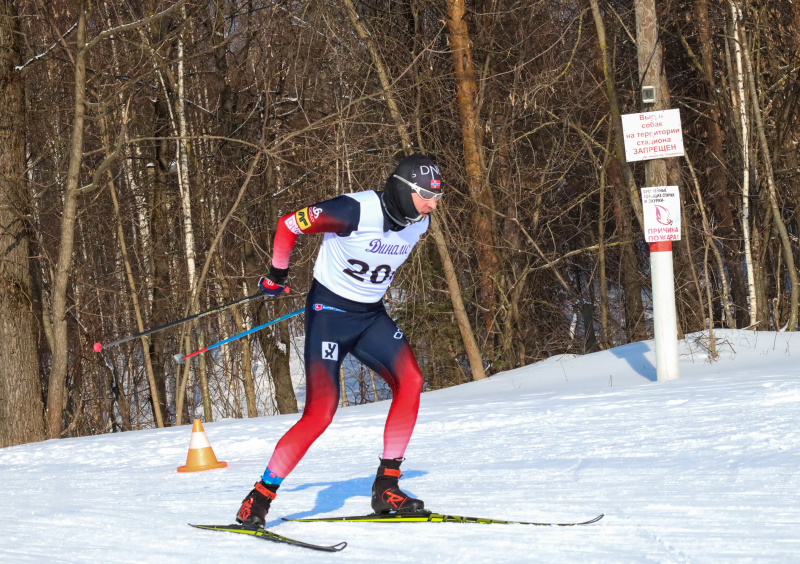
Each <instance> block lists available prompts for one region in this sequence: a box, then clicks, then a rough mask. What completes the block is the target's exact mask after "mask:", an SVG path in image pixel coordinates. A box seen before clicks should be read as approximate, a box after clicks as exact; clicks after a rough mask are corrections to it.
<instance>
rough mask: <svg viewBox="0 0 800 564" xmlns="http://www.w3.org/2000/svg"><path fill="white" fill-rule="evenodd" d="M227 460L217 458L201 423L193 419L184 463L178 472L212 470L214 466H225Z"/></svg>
mask: <svg viewBox="0 0 800 564" xmlns="http://www.w3.org/2000/svg"><path fill="white" fill-rule="evenodd" d="M227 465H228V463H227V462H222V461H220V460H217V457H216V456H214V450H213V449H212V448H211V443H209V442H208V437H206V432H205V431H204V430H203V424H202V423H201V422H200V420H199V419H195V420H194V424H193V425H192V438H191V440H190V441H189V454H188V456H187V457H186V465H185V466H179V467H178V472H200V471H201V470H213V469H214V468H225V467H226V466H227Z"/></svg>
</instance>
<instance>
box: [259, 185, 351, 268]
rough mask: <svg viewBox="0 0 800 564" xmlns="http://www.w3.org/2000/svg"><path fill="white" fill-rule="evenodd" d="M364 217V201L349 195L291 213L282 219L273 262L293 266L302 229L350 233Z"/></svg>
mask: <svg viewBox="0 0 800 564" xmlns="http://www.w3.org/2000/svg"><path fill="white" fill-rule="evenodd" d="M360 220H361V205H360V204H359V203H358V202H357V201H356V200H354V199H353V198H349V197H347V196H338V197H336V198H333V199H331V200H325V201H324V202H318V203H316V204H313V205H311V206H308V207H307V208H303V209H301V210H297V211H295V212H292V213H287V214H286V215H284V216H283V217H281V218H280V219H279V220H278V228H277V229H276V231H275V241H274V243H273V247H272V266H274V267H275V268H278V269H286V268H289V257H290V255H291V254H292V249H293V248H294V245H295V242H296V241H297V236H298V235H300V234H301V233H336V234H337V235H340V236H342V237H346V236H348V235H350V233H352V232H353V231H355V230H356V229H357V228H358V223H359V221H360Z"/></svg>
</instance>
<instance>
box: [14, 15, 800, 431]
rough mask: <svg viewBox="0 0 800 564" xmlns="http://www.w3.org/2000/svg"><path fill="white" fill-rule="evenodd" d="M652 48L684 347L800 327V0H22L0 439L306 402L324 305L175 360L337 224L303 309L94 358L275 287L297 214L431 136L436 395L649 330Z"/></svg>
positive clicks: (408, 279) (429, 245)
mask: <svg viewBox="0 0 800 564" xmlns="http://www.w3.org/2000/svg"><path fill="white" fill-rule="evenodd" d="M647 22H649V25H651V26H652V29H654V30H655V42H654V46H653V48H652V49H651V50H650V49H648V51H649V55H647V57H646V58H645V60H644V61H641V60H640V59H641V56H640V55H641V44H639V43H640V42H641V41H642V38H641V37H640V36H639V35H638V33H637V32H641V28H642V25H644V24H646V23H647ZM643 65H644V67H645V68H647V69H648V70H649V69H651V68H655V69H656V70H657V71H658V76H659V77H660V78H659V81H658V82H659V83H658V84H656V85H655V86H656V90H657V94H658V100H659V103H660V104H661V105H660V107H661V108H670V109H678V110H680V116H681V125H682V129H683V138H684V146H685V156H683V157H679V158H672V159H666V160H663V161H661V162H663V163H664V165H665V175H666V176H665V178H664V179H663V180H662V181H661V183H659V184H656V185H661V184H664V185H669V186H678V187H679V189H680V195H681V201H682V217H681V220H682V221H681V225H682V233H681V239H680V241H676V242H675V243H674V244H673V258H674V272H675V292H676V308H677V317H678V333H679V337H680V338H683V336H684V335H685V334H688V333H697V332H702V331H705V332H707V333H706V334H707V335H708V336H709V338H711V339H712V340H713V336H711V333H710V332H712V331H713V329H714V328H751V329H754V330H759V331H794V330H797V325H798V302H800V297H799V296H798V290H799V289H800V287H799V286H798V284H800V280H798V270H797V266H796V262H797V261H798V260H800V241H799V240H798V216H797V213H796V210H797V208H798V207H800V163H799V162H798V160H799V159H800V155H798V147H797V145H798V140H800V121H799V120H798V117H799V115H800V104H799V103H798V96H800V88H798V87H797V78H798V70H799V69H800V3H799V2H796V1H791V0H771V1H764V0H686V1H673V0H665V1H661V2H657V3H656V2H654V1H653V0H578V1H567V0H340V1H331V0H125V1H122V0H48V1H47V2H45V1H44V0H0V90H1V91H2V96H0V138H1V140H0V447H4V446H9V445H15V444H20V443H27V442H32V441H39V440H44V439H45V438H58V437H74V436H84V435H93V434H100V433H107V432H119V431H126V430H133V429H143V428H153V427H163V426H169V425H181V424H186V423H187V422H190V421H191V419H192V418H194V417H201V418H202V419H203V420H205V421H212V420H215V419H220V418H226V417H236V418H241V417H256V416H264V415H272V414H284V413H295V412H297V410H298V402H297V398H296V397H295V393H294V390H293V388H292V381H291V373H292V367H291V365H290V361H292V359H294V358H296V357H297V356H298V353H297V347H298V343H299V345H300V346H302V335H303V317H302V315H300V316H296V317H293V318H292V319H290V320H288V321H284V322H281V323H277V324H275V325H273V326H270V327H269V328H267V329H264V330H261V331H258V332H255V333H254V334H252V335H250V336H248V337H246V338H242V339H237V340H234V341H233V342H231V343H230V344H227V345H225V346H221V347H219V348H218V349H216V350H215V351H213V353H212V352H209V353H206V354H199V355H197V356H196V357H193V358H192V359H190V360H189V361H187V362H186V363H184V364H179V363H177V362H176V360H175V355H176V354H177V355H178V357H180V356H181V355H186V354H189V353H190V352H192V351H196V350H199V349H202V348H204V347H208V346H211V345H212V344H215V343H218V342H220V341H223V340H225V339H228V338H230V337H232V336H234V335H236V334H238V333H240V332H243V331H246V330H248V329H250V328H253V327H255V326H258V325H261V324H264V323H266V322H268V321H270V320H272V319H276V318H278V317H280V316H282V315H285V314H287V313H290V312H293V311H295V310H297V309H298V308H302V307H303V305H304V303H305V293H306V292H307V291H308V289H309V287H310V284H311V281H312V267H313V263H314V258H315V256H316V251H317V249H318V247H319V243H320V240H321V237H320V236H319V235H308V236H304V237H301V238H300V239H298V245H297V246H296V247H295V249H294V252H293V255H292V262H291V268H290V279H289V285H290V287H291V292H290V293H289V294H286V295H285V296H283V297H281V298H277V299H274V300H267V299H253V300H249V301H243V303H241V304H239V305H234V306H231V307H225V308H222V309H221V311H219V312H218V313H215V314H213V315H208V316H203V317H202V318H199V319H196V320H195V321H193V322H189V323H184V324H181V325H179V326H176V327H174V328H171V329H167V330H163V331H158V332H154V333H152V334H151V335H148V336H145V337H141V338H135V339H130V340H128V341H125V342H124V343H121V344H119V345H118V346H113V347H105V348H104V349H103V350H101V351H100V352H95V351H94V350H93V344H94V343H96V342H99V343H111V342H113V341H115V340H118V339H120V338H123V337H125V336H128V335H135V334H137V333H140V332H144V331H146V330H147V329H149V328H154V327H158V326H161V325H164V324H168V323H170V322H172V321H174V320H178V319H182V318H185V317H187V316H193V315H195V314H198V313H201V312H204V311H206V310H209V309H214V308H218V307H220V306H224V305H226V304H229V303H231V302H234V301H239V300H243V298H246V297H248V296H253V295H254V294H257V293H258V289H257V282H258V280H259V277H260V276H262V275H264V274H265V273H266V270H267V268H268V266H269V264H270V256H271V252H272V248H271V245H272V237H273V235H274V232H275V226H276V222H277V219H278V218H279V217H280V216H282V215H283V214H286V213H288V212H291V211H294V210H297V209H300V208H302V207H305V206H308V205H310V204H312V203H314V202H318V201H322V200H326V199H329V198H332V197H335V196H337V195H340V194H345V193H351V192H358V191H362V190H381V189H382V187H383V185H384V183H385V182H386V178H387V175H388V174H389V173H390V172H391V170H392V169H393V168H394V166H395V164H396V163H397V162H398V160H399V159H400V158H402V157H403V156H404V155H407V154H410V153H414V152H421V153H425V154H428V155H431V156H432V157H434V158H435V160H436V162H437V164H438V165H439V167H440V170H441V172H442V177H443V181H442V187H443V190H444V194H445V195H444V197H443V198H442V200H441V201H440V202H439V208H438V210H437V211H436V212H434V213H433V214H432V216H431V218H432V222H431V228H430V229H429V230H428V232H427V234H426V235H425V237H424V238H423V240H422V241H421V242H420V243H419V244H418V245H417V247H416V248H415V250H414V252H413V254H412V255H411V257H410V258H409V260H408V262H407V263H406V264H405V265H404V266H403V267H402V268H401V269H400V270H398V273H397V276H396V277H395V279H394V281H393V283H392V288H391V289H390V291H389V293H388V294H387V296H386V305H387V307H388V308H389V310H390V313H391V315H392V316H393V317H394V318H395V319H396V320H397V322H398V325H399V327H401V328H402V330H403V332H404V333H405V335H406V336H407V337H408V339H409V341H410V342H411V344H412V347H413V348H414V351H415V354H416V355H417V359H418V361H419V364H420V368H421V369H422V372H423V375H424V378H425V389H426V390H435V389H440V388H444V387H448V386H453V385H457V384H461V383H464V382H469V381H472V380H477V379H481V378H484V377H487V376H491V375H492V374H495V373H497V372H500V371H503V370H508V369H513V368H516V367H520V366H525V365H528V364H531V363H534V362H536V361H539V360H542V359H546V358H548V357H551V356H553V355H556V354H564V353H569V354H585V353H589V352H594V351H598V350H605V349H609V348H612V347H616V346H619V345H622V344H626V343H630V342H635V341H641V340H644V339H650V338H652V337H653V327H652V293H651V287H652V286H651V279H650V262H649V247H648V244H647V243H646V242H645V238H644V233H643V220H642V203H641V196H640V193H639V190H640V188H642V187H645V186H648V185H652V184H650V182H652V179H650V178H647V177H646V171H645V166H644V164H642V163H638V162H636V163H633V162H631V163H629V162H627V161H626V159H625V150H624V146H623V133H622V129H621V127H622V126H621V123H622V122H621V116H622V115H625V114H631V113H637V112H643V111H649V109H652V108H651V107H650V106H647V105H646V104H644V103H643V102H642V100H641V95H640V92H641V88H642V85H643V80H644V75H643V72H642V68H643ZM299 357H300V358H301V359H302V354H299ZM345 368H346V371H348V373H349V377H348V378H347V381H346V382H347V384H346V385H345V386H344V387H343V389H342V404H343V405H346V404H353V403H364V402H372V401H376V400H379V399H385V398H386V397H388V394H389V390H388V389H386V388H385V386H382V385H381V383H380V381H376V378H375V376H374V375H373V374H371V373H370V372H369V371H368V370H367V369H365V368H363V367H360V366H357V365H355V364H352V365H346V367H345ZM344 378H345V375H344V374H343V381H344Z"/></svg>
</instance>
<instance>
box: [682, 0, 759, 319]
mask: <svg viewBox="0 0 800 564" xmlns="http://www.w3.org/2000/svg"><path fill="white" fill-rule="evenodd" d="M694 16H695V22H696V23H697V32H698V41H699V42H700V63H701V66H702V69H703V78H704V79H705V96H706V102H708V107H709V109H708V115H707V117H705V118H703V120H702V123H703V127H704V129H705V132H706V145H707V147H708V151H709V153H710V162H708V164H707V165H706V167H705V172H706V173H707V174H708V175H709V177H710V179H711V193H710V194H709V198H708V199H707V201H708V204H709V206H710V207H711V208H712V209H713V210H714V211H715V212H716V215H717V217H719V227H718V230H719V234H720V236H721V238H722V240H723V241H726V242H727V244H724V245H723V249H724V251H723V252H724V255H725V263H726V265H727V268H726V272H727V274H728V276H729V277H730V281H731V287H732V295H733V299H734V304H740V303H744V301H741V302H740V301H739V298H740V297H741V298H744V299H745V300H746V293H747V291H746V290H745V289H744V288H745V283H744V280H743V278H742V268H741V254H740V246H739V244H738V241H739V240H740V238H739V236H738V234H737V232H736V228H735V224H734V216H735V214H736V213H737V211H736V205H735V204H734V200H733V198H732V195H731V193H730V191H729V186H728V173H727V172H726V170H727V166H726V164H725V163H726V162H727V161H726V159H725V150H724V143H725V133H724V132H723V131H722V127H721V126H720V118H721V112H720V109H719V105H718V99H719V98H718V96H717V94H716V92H717V81H716V79H715V77H714V56H713V46H712V44H711V30H710V25H709V21H708V0H695V4H694ZM737 311H738V312H739V313H740V315H739V317H741V312H742V311H743V310H741V309H738V310H737ZM734 317H736V312H734ZM737 322H739V323H745V320H744V319H741V318H740V319H737ZM735 326H736V325H734V327H735Z"/></svg>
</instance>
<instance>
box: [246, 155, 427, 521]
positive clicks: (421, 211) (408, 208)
mask: <svg viewBox="0 0 800 564" xmlns="http://www.w3.org/2000/svg"><path fill="white" fill-rule="evenodd" d="M441 197H442V185H441V176H440V174H439V169H438V167H437V165H436V164H435V163H434V161H433V160H432V159H431V158H430V157H427V156H425V155H422V154H414V155H411V156H408V157H405V158H404V159H402V160H401V161H400V163H399V164H398V165H397V168H396V169H395V170H394V171H393V172H392V173H391V174H390V175H389V178H388V179H387V180H386V184H385V187H384V191H383V192H376V191H373V190H366V191H364V192H358V193H354V194H344V195H342V196H338V197H336V198H333V199H331V200H326V201H324V202H319V203H316V204H313V205H311V206H308V207H306V208H303V209H301V210H299V211H296V212H293V213H289V214H286V215H284V216H283V217H281V218H280V220H279V221H278V227H277V230H276V233H275V240H274V244H273V254H272V265H271V267H270V269H269V272H268V274H267V275H266V276H264V277H262V278H261V280H260V281H259V288H260V289H261V290H262V291H264V292H265V293H266V294H268V295H270V296H278V295H280V294H281V293H282V292H283V291H284V288H285V286H286V281H287V278H288V273H289V255H290V254H291V252H292V248H293V247H294V244H295V241H296V239H297V236H298V235H300V234H301V233H324V234H325V236H324V239H323V241H322V246H321V247H320V250H319V254H318V255H317V260H316V262H315V264H314V281H313V283H312V285H311V290H310V291H309V293H308V298H307V300H306V310H305V332H306V337H305V365H306V404H305V409H304V410H303V416H302V417H301V418H300V420H299V421H298V422H297V423H295V425H294V426H293V427H292V428H291V429H289V430H288V431H287V432H286V434H284V435H283V437H282V438H281V439H280V440H279V441H278V443H277V445H276V446H275V450H274V452H273V454H272V458H271V459H270V461H269V463H268V464H267V468H266V470H265V471H264V474H263V476H262V477H261V480H259V481H258V482H256V484H255V487H254V488H253V490H252V491H251V492H250V493H249V494H247V497H245V498H244V500H243V501H242V505H241V507H240V508H239V511H238V513H237V515H236V520H237V521H238V522H239V523H241V524H243V525H245V526H252V527H256V526H258V527H263V526H264V524H265V522H266V521H265V517H266V515H267V511H269V507H270V503H271V502H272V500H273V499H275V492H276V491H277V490H278V487H279V486H280V484H281V482H282V481H283V480H284V478H286V477H287V476H288V475H289V473H290V472H291V471H292V470H293V469H294V468H295V466H297V463H298V462H300V459H301V458H303V456H304V455H305V453H306V451H307V450H308V448H309V447H310V446H311V444H312V443H313V442H314V441H315V440H316V439H317V438H318V437H319V436H320V435H321V434H322V433H323V431H325V429H326V428H327V427H328V425H329V424H330V422H331V420H332V418H333V414H334V412H335V411H336V408H337V406H338V404H339V397H340V395H339V394H340V388H339V369H340V367H341V365H342V362H343V361H344V357H345V356H347V354H348V353H350V354H352V355H353V356H355V357H356V358H357V359H358V360H360V361H361V362H363V363H364V364H365V365H367V366H368V367H370V368H371V369H372V370H374V371H375V372H376V373H377V374H378V375H379V376H380V377H381V378H383V379H384V380H385V381H386V382H387V383H388V384H389V387H390V388H391V390H392V403H391V406H390V408H389V415H388V417H387V419H386V425H385V428H384V434H383V454H382V456H381V459H380V465H379V466H378V471H377V474H376V476H375V481H374V483H373V485H372V509H373V511H374V512H375V513H389V512H400V513H414V512H422V511H424V507H425V505H424V503H423V502H422V500H419V499H414V498H411V497H409V496H408V495H407V494H406V493H405V492H403V491H402V490H401V489H400V488H399V485H398V478H400V464H401V462H402V461H403V460H404V458H403V455H404V453H405V450H406V446H407V445H408V442H409V439H410V438H411V433H412V431H413V430H414V424H415V423H416V420H417V411H418V409H419V396H420V392H421V391H422V375H421V373H420V370H419V366H418V365H417V361H416V359H415V358H414V353H413V352H412V351H411V347H410V345H409V344H408V341H407V340H406V338H405V337H404V336H403V333H402V331H400V329H398V327H397V325H395V323H394V321H392V319H391V318H390V317H389V315H388V314H387V313H386V309H385V308H384V305H383V296H384V294H385V293H386V290H387V289H388V287H389V284H390V283H391V281H392V278H393V277H394V273H395V271H396V270H397V268H398V267H399V266H400V265H401V264H402V263H403V262H405V260H406V259H407V258H408V255H409V253H410V252H411V249H412V248H413V246H414V245H415V244H416V242H417V241H419V238H420V236H422V234H423V233H425V231H426V230H427V228H428V223H429V219H428V214H429V213H430V212H432V211H434V210H435V209H436V206H437V202H438V200H439V199H440V198H441Z"/></svg>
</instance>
